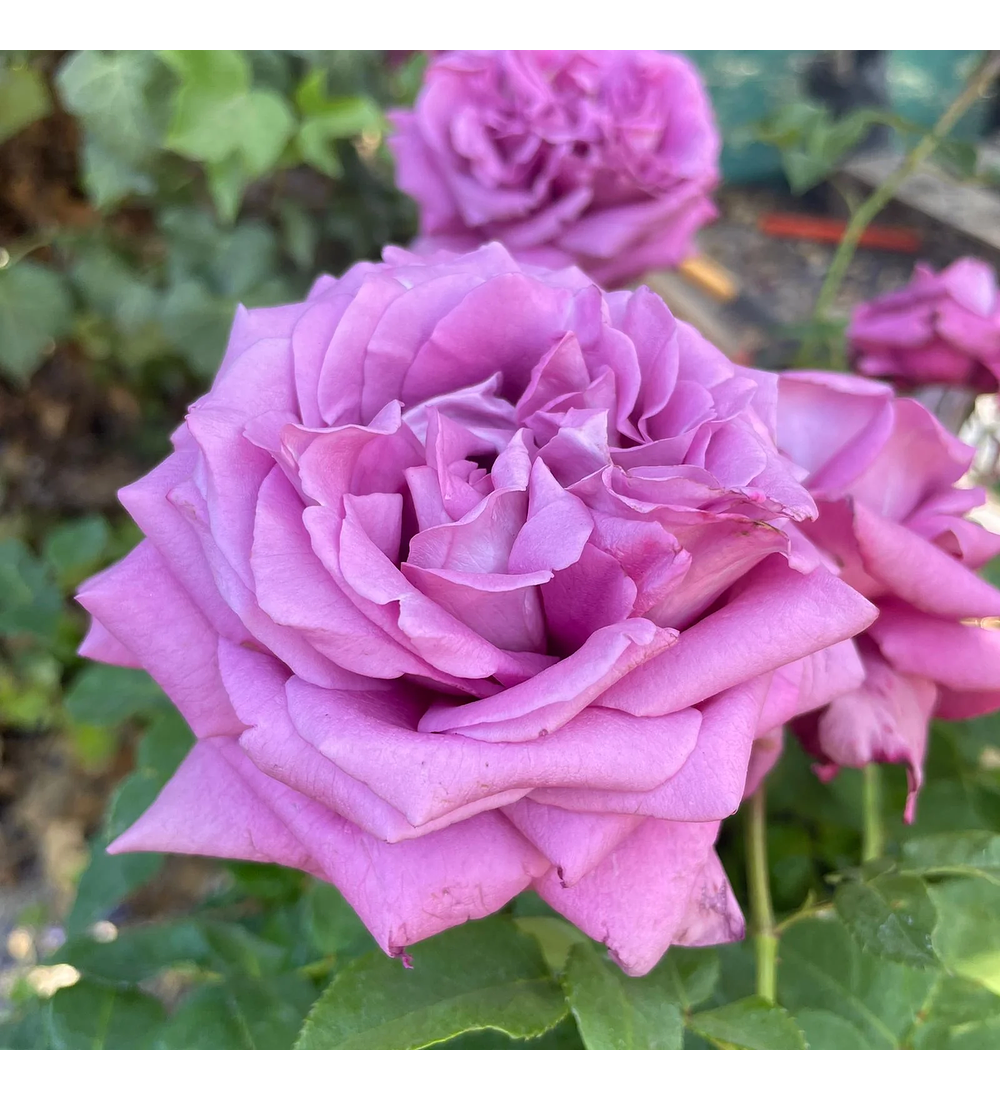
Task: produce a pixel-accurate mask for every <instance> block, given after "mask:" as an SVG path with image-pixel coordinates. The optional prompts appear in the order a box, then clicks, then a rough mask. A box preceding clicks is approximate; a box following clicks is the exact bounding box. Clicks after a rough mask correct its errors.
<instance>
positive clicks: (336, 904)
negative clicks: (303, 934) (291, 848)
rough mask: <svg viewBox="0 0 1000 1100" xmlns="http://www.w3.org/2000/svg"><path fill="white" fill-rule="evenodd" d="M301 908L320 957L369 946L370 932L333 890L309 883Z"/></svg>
mask: <svg viewBox="0 0 1000 1100" xmlns="http://www.w3.org/2000/svg"><path fill="white" fill-rule="evenodd" d="M302 905H303V908H304V914H305V927H306V930H307V932H308V935H309V939H310V940H311V942H312V944H313V946H314V947H315V948H316V950H317V951H318V952H319V953H320V954H321V955H339V954H341V953H345V952H346V953H348V954H352V955H353V954H357V953H358V952H359V950H366V949H369V948H370V947H371V942H372V937H371V933H370V932H369V931H368V929H367V928H365V926H364V925H363V924H362V923H361V919H360V917H358V915H357V913H355V912H354V910H353V909H352V908H351V907H350V906H349V905H348V904H347V902H346V901H345V900H344V898H343V896H342V895H341V893H340V891H339V890H337V889H336V887H334V886H330V885H329V884H328V883H325V882H319V881H318V880H316V879H314V880H312V881H311V882H310V883H309V887H308V889H307V890H306V892H305V894H304V896H303V898H302Z"/></svg>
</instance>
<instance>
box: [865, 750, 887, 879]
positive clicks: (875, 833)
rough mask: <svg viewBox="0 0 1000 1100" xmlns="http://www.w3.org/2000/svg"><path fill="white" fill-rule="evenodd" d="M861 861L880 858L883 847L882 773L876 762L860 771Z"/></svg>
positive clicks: (866, 861)
mask: <svg viewBox="0 0 1000 1100" xmlns="http://www.w3.org/2000/svg"><path fill="white" fill-rule="evenodd" d="M861 812H862V834H861V862H862V863H868V862H869V861H870V860H873V859H880V858H881V856H882V852H883V850H884V849H885V831H884V830H883V828H882V773H881V772H880V771H879V768H878V764H866V765H865V767H864V768H863V770H862V772H861Z"/></svg>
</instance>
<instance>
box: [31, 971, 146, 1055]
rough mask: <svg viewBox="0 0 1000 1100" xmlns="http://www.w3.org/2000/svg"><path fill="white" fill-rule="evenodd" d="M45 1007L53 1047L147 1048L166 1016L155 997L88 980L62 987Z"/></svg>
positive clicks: (49, 1043)
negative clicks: (66, 987) (65, 987)
mask: <svg viewBox="0 0 1000 1100" xmlns="http://www.w3.org/2000/svg"><path fill="white" fill-rule="evenodd" d="M46 1008H47V1012H46V1020H45V1024H46V1031H47V1036H48V1040H49V1042H48V1046H49V1048H50V1049H52V1050H145V1049H148V1048H149V1047H150V1046H152V1045H153V1039H154V1036H155V1034H156V1032H157V1030H158V1029H159V1028H160V1027H161V1026H162V1025H163V1022H164V1020H165V1018H166V1012H165V1010H164V1008H163V1005H161V1004H160V1002H159V1001H158V1000H157V999H156V998H155V997H150V996H149V995H148V994H146V993H140V992H139V991H138V990H134V989H116V988H115V987H114V986H106V985H101V984H99V983H97V982H91V981H87V980H86V979H84V980H82V981H79V982H77V983H76V985H73V986H70V987H69V988H68V989H61V990H59V992H58V993H56V994H55V996H54V997H53V998H52V1000H51V1001H49V1003H48V1005H47V1006H46Z"/></svg>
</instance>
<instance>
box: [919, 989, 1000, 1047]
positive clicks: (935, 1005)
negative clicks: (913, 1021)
mask: <svg viewBox="0 0 1000 1100" xmlns="http://www.w3.org/2000/svg"><path fill="white" fill-rule="evenodd" d="M921 1015H922V1019H921V1020H920V1021H919V1023H918V1025H917V1027H916V1029H915V1031H914V1036H913V1046H914V1047H916V1048H917V1049H918V1050H997V1049H1000V997H998V996H997V995H996V994H995V993H991V992H990V991H989V990H988V989H984V988H983V987H982V986H981V985H978V984H977V983H975V982H970V981H968V980H967V979H965V978H956V977H942V978H941V980H940V981H939V983H938V985H937V988H936V989H935V990H934V995H933V997H932V999H931V1001H930V1003H929V1004H928V1005H926V1006H925V1009H924V1012H923V1013H922V1014H921Z"/></svg>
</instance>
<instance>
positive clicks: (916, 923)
mask: <svg viewBox="0 0 1000 1100" xmlns="http://www.w3.org/2000/svg"><path fill="white" fill-rule="evenodd" d="M834 904H835V905H836V908H837V913H838V914H839V915H840V919H841V920H842V921H843V922H844V925H845V926H846V928H847V930H848V931H849V932H850V933H851V935H852V936H854V938H855V940H857V942H858V944H859V945H860V946H861V947H862V948H863V949H864V950H865V951H870V952H871V953H872V954H875V955H882V956H883V957H885V958H887V959H892V960H893V961H894V962H900V963H907V964H909V965H910V966H936V965H937V956H936V955H935V954H934V946H933V943H932V940H931V936H932V934H933V932H934V926H935V924H936V923H937V912H936V910H935V909H934V903H933V902H932V901H931V899H930V896H929V894H928V893H927V887H926V886H924V884H923V882H922V881H921V880H920V879H919V878H916V877H915V876H904V875H879V876H877V877H875V878H873V879H870V880H869V881H868V882H845V883H843V884H842V885H841V886H839V887H838V888H837V892H836V894H835V895H834Z"/></svg>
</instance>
